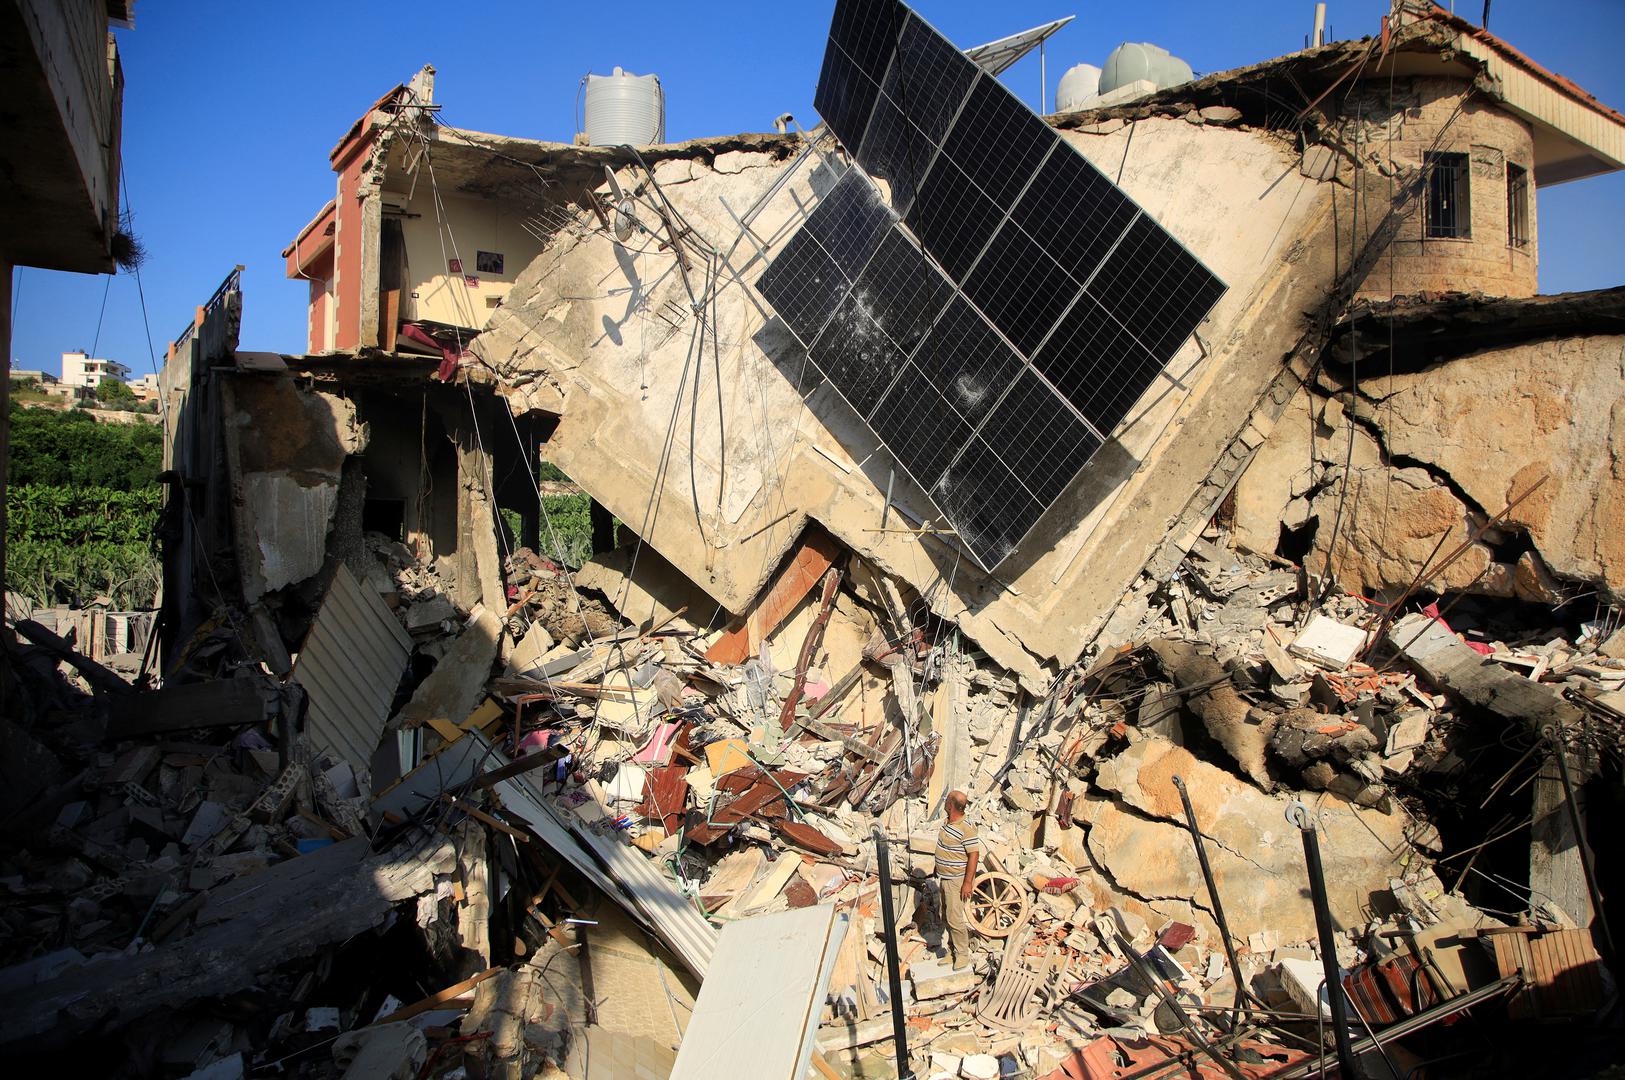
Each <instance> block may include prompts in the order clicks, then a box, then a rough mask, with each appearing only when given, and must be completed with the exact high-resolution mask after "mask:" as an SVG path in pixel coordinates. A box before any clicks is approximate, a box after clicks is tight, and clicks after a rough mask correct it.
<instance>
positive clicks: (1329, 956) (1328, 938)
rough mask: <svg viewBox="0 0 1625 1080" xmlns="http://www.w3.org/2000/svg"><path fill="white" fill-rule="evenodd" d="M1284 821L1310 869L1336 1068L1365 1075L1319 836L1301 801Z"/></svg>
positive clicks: (1348, 1076) (1347, 1077)
mask: <svg viewBox="0 0 1625 1080" xmlns="http://www.w3.org/2000/svg"><path fill="white" fill-rule="evenodd" d="M1286 816H1287V820H1288V821H1290V822H1292V824H1294V825H1296V826H1297V827H1298V831H1299V833H1300V834H1302V836H1303V861H1304V865H1305V867H1306V868H1307V870H1308V872H1309V897H1310V901H1311V902H1312V903H1313V904H1314V908H1315V929H1316V931H1317V932H1318V933H1319V936H1320V963H1321V967H1322V968H1323V969H1324V970H1325V973H1326V1000H1327V1001H1328V1002H1330V1003H1331V1007H1332V1037H1333V1038H1334V1039H1336V1040H1337V1067H1338V1070H1339V1071H1340V1072H1341V1073H1342V1075H1343V1077H1344V1080H1355V1078H1357V1077H1361V1076H1363V1075H1364V1074H1363V1073H1362V1072H1361V1071H1360V1068H1359V1065H1358V1063H1357V1062H1356V1061H1355V1058H1354V1048H1353V1046H1352V1045H1351V1043H1350V1040H1349V1017H1348V1003H1347V1000H1346V999H1345V997H1344V996H1343V980H1342V979H1341V978H1339V977H1338V970H1337V936H1336V931H1335V930H1334V929H1333V927H1332V909H1331V905H1330V904H1328V903H1327V901H1326V876H1325V873H1324V872H1323V871H1322V869H1321V865H1320V835H1319V834H1318V833H1317V832H1316V831H1315V823H1314V821H1313V820H1311V818H1310V817H1309V810H1308V808H1307V807H1306V806H1304V805H1303V803H1301V802H1294V803H1293V804H1292V805H1291V806H1289V807H1288V808H1287V812H1286Z"/></svg>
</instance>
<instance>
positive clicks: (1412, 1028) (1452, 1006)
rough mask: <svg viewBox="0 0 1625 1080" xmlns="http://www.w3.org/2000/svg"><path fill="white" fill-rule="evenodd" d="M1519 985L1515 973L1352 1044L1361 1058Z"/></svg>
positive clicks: (1299, 1069)
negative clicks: (1375, 1048)
mask: <svg viewBox="0 0 1625 1080" xmlns="http://www.w3.org/2000/svg"><path fill="white" fill-rule="evenodd" d="M1522 985H1523V976H1522V975H1519V974H1516V973H1514V974H1511V975H1508V976H1506V977H1505V978H1504V979H1499V980H1497V981H1495V982H1492V983H1490V984H1489V985H1487V986H1481V987H1479V988H1478V989H1477V990H1470V991H1468V992H1467V993H1465V994H1461V995H1459V996H1458V997H1453V998H1451V999H1450V1000H1449V1001H1441V1002H1440V1003H1439V1004H1437V1005H1435V1006H1433V1007H1432V1008H1431V1009H1428V1010H1426V1011H1424V1012H1419V1013H1415V1014H1413V1015H1411V1016H1407V1017H1406V1018H1405V1019H1403V1020H1401V1021H1399V1022H1398V1023H1395V1024H1391V1025H1389V1026H1388V1027H1385V1028H1383V1029H1382V1031H1380V1032H1379V1033H1377V1034H1376V1035H1368V1036H1361V1037H1360V1038H1359V1039H1357V1040H1355V1042H1354V1049H1355V1050H1356V1051H1357V1052H1359V1053H1362V1054H1363V1053H1365V1052H1366V1051H1367V1050H1370V1049H1372V1048H1373V1047H1377V1046H1386V1045H1387V1044H1389V1043H1391V1042H1393V1041H1394V1040H1395V1039H1403V1038H1404V1037H1405V1036H1407V1035H1410V1034H1413V1033H1415V1032H1418V1031H1421V1030H1422V1029H1424V1028H1427V1027H1431V1026H1433V1025H1434V1024H1435V1023H1437V1022H1439V1021H1440V1020H1443V1019H1444V1018H1445V1017H1448V1016H1454V1015H1455V1014H1456V1013H1459V1012H1461V1011H1462V1010H1464V1009H1467V1008H1470V1007H1471V1006H1473V1005H1477V1004H1478V1003H1479V1002H1480V1001H1488V1000H1489V999H1490V998H1493V997H1500V996H1501V995H1502V994H1506V993H1509V992H1511V991H1513V990H1516V989H1518V987H1520V986H1522ZM1314 1067H1315V1066H1314V1062H1312V1061H1305V1062H1300V1063H1299V1064H1297V1065H1289V1066H1287V1067H1286V1068H1284V1069H1280V1070H1278V1071H1276V1072H1273V1073H1269V1074H1268V1076H1267V1077H1266V1078H1265V1080H1298V1078H1299V1077H1307V1076H1309V1075H1311V1070H1312V1069H1313V1068H1314Z"/></svg>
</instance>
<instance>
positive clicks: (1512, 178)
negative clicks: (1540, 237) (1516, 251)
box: [1507, 162, 1530, 248]
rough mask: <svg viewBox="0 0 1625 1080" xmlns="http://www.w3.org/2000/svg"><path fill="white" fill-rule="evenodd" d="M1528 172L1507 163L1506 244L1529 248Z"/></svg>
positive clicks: (1518, 166)
mask: <svg viewBox="0 0 1625 1080" xmlns="http://www.w3.org/2000/svg"><path fill="white" fill-rule="evenodd" d="M1529 239H1530V237H1529V170H1528V169H1525V168H1523V167H1522V166H1521V165H1514V164H1512V163H1511V162H1507V243H1509V244H1511V245H1512V246H1513V247H1515V248H1521V247H1528V246H1529Z"/></svg>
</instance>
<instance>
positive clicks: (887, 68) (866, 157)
mask: <svg viewBox="0 0 1625 1080" xmlns="http://www.w3.org/2000/svg"><path fill="white" fill-rule="evenodd" d="M814 103H815V105H816V107H817V108H818V111H819V113H820V114H821V115H822V116H823V117H824V119H825V121H826V122H827V123H828V125H829V127H830V129H831V130H832V131H833V132H834V133H835V135H836V137H837V138H839V139H840V140H841V142H842V143H843V145H845V146H846V148H847V150H848V151H849V153H851V154H852V156H853V158H855V159H856V161H857V163H858V165H859V166H860V167H861V169H862V172H863V173H864V174H867V176H864V175H861V174H860V173H859V171H858V170H856V169H854V170H850V171H849V172H848V173H847V175H846V176H844V177H843V178H842V179H841V180H840V181H839V182H838V183H837V184H836V186H835V187H834V188H833V189H832V190H831V191H830V193H829V194H828V195H826V196H825V197H824V198H823V199H822V200H820V202H819V204H818V206H817V207H816V208H815V209H814V211H813V213H812V214H811V215H810V216H809V217H808V219H807V222H806V224H805V225H804V227H803V229H802V231H801V232H800V233H798V234H797V235H796V236H795V237H793V238H792V239H791V241H790V242H789V243H788V244H786V246H785V248H784V250H783V251H782V252H781V253H780V254H779V256H778V257H777V258H776V259H775V260H774V262H773V264H772V265H771V266H770V267H769V268H768V270H767V272H766V273H764V274H763V276H762V278H761V280H760V281H759V282H758V288H759V290H760V291H761V292H762V294H763V295H764V296H765V297H766V298H767V299H768V300H769V302H771V303H772V304H773V305H774V307H775V309H776V310H777V311H778V312H779V315H780V317H781V318H782V319H783V320H784V322H785V323H786V325H788V326H789V327H790V328H791V329H792V330H793V331H794V332H795V333H796V335H797V336H798V337H799V338H800V339H801V341H802V342H803V344H805V345H806V346H807V349H808V353H809V356H810V357H811V359H812V360H813V362H814V363H815V364H816V365H817V366H818V368H819V369H820V371H821V372H822V373H823V374H824V376H825V377H826V378H827V379H828V380H829V381H830V383H831V384H832V385H834V386H835V388H836V389H837V390H838V391H839V392H840V393H841V394H842V396H843V397H845V399H846V400H847V401H848V402H849V403H850V404H851V405H852V407H853V408H854V409H856V410H857V412H858V413H859V414H860V415H861V416H862V417H863V418H864V420H865V421H866V422H867V423H868V424H869V426H870V427H871V428H872V429H873V430H874V431H875V433H876V434H877V435H878V436H879V437H880V438H881V440H882V441H883V442H885V444H886V445H887V447H888V448H889V449H890V450H891V452H892V454H893V455H894V456H895V457H896V458H897V460H898V462H899V464H901V465H902V466H903V467H904V468H905V469H906V470H907V471H908V472H909V474H910V475H911V476H912V477H913V478H914V479H915V481H916V482H918V483H919V484H920V485H921V486H922V487H923V488H924V489H925V490H927V491H928V492H929V493H930V495H931V497H932V498H933V499H934V500H935V501H936V502H937V504H938V506H939V508H940V509H941V510H942V511H943V514H944V516H945V517H946V518H947V519H948V521H949V522H950V523H951V524H952V525H953V526H954V528H955V530H956V531H957V532H958V534H959V536H960V539H961V540H962V541H963V542H964V544H965V546H966V547H967V548H968V549H969V550H970V552H971V553H972V555H973V556H974V557H975V558H976V560H977V561H978V562H979V563H980V564H981V565H982V566H983V567H984V568H986V569H992V568H993V567H995V566H997V565H998V564H999V563H1000V562H1001V561H1003V559H1004V558H1005V557H1006V556H1007V555H1008V554H1009V553H1010V551H1011V550H1013V548H1014V547H1015V545H1016V544H1017V543H1018V542H1019V541H1020V539H1021V537H1022V536H1023V535H1025V533H1026V532H1027V531H1028V529H1029V528H1031V526H1032V525H1033V524H1034V523H1036V521H1037V520H1038V518H1039V517H1041V516H1042V515H1043V513H1044V511H1045V510H1047V509H1048V507H1049V506H1050V505H1051V504H1052V503H1053V502H1054V501H1055V499H1056V498H1057V497H1058V496H1059V495H1060V493H1061V492H1062V491H1063V490H1064V489H1065V488H1066V486H1067V484H1068V483H1070V482H1071V480H1072V478H1073V477H1074V476H1076V474H1077V472H1078V470H1079V469H1081V468H1082V467H1083V466H1084V465H1085V464H1087V462H1088V461H1089V459H1090V457H1091V456H1093V454H1094V453H1095V452H1096V451H1097V450H1099V449H1100V447H1101V445H1103V442H1104V439H1105V438H1106V436H1108V435H1109V434H1110V432H1111V431H1112V430H1113V429H1114V428H1115V427H1116V426H1117V425H1118V424H1119V423H1120V422H1121V421H1122V419H1123V417H1124V416H1125V415H1126V414H1127V413H1128V411H1129V410H1130V409H1131V408H1132V407H1133V406H1134V403H1135V402H1136V401H1138V400H1139V398H1140V397H1141V396H1142V394H1143V393H1144V392H1145V390H1146V389H1147V387H1149V386H1150V385H1151V383H1152V382H1153V381H1154V380H1155V379H1156V377H1157V376H1158V374H1159V373H1160V372H1161V371H1162V370H1163V368H1164V366H1165V365H1166V364H1167V362H1168V360H1169V359H1171V358H1172V356H1173V354H1174V353H1175V352H1177V351H1178V350H1179V348H1180V347H1181V346H1182V345H1183V344H1184V342H1185V340H1186V338H1188V337H1189V336H1190V333H1191V331H1192V330H1193V329H1194V328H1195V327H1196V325H1197V324H1198V323H1199V322H1200V321H1201V320H1202V319H1203V318H1204V317H1205V316H1206V315H1207V312H1208V311H1209V310H1211V308H1212V306H1213V304H1214V303H1216V302H1217V301H1218V298H1219V297H1220V296H1221V295H1222V294H1223V292H1224V285H1223V283H1221V282H1220V281H1219V280H1218V279H1217V278H1216V277H1214V276H1213V274H1212V273H1211V272H1210V271H1208V270H1207V268H1206V267H1204V266H1203V265H1202V264H1201V263H1200V262H1199V261H1197V260H1196V259H1195V257H1194V256H1192V255H1191V254H1190V253H1189V252H1187V251H1186V250H1185V249H1184V248H1183V247H1182V246H1181V245H1180V244H1179V243H1178V241H1176V240H1175V239H1174V238H1173V237H1172V236H1170V235H1169V234H1168V233H1167V232H1166V231H1165V230H1163V229H1162V228H1161V226H1159V225H1158V224H1157V223H1156V222H1155V221H1154V220H1152V219H1151V218H1150V217H1149V216H1147V215H1146V214H1145V213H1144V212H1143V211H1142V210H1141V209H1140V208H1139V207H1138V206H1137V205H1136V204H1135V203H1134V202H1133V200H1131V199H1130V198H1129V197H1128V196H1127V195H1125V194H1124V193H1123V192H1122V191H1120V190H1119V189H1118V188H1117V187H1116V185H1115V184H1113V183H1112V182H1111V181H1110V180H1108V179H1107V178H1106V177H1105V176H1103V175H1102V174H1101V173H1100V172H1099V171H1098V170H1096V169H1095V168H1094V166H1092V165H1091V164H1090V163H1089V162H1088V161H1087V160H1086V159H1085V158H1084V157H1083V156H1082V155H1080V154H1079V153H1077V151H1075V150H1074V149H1072V147H1070V146H1069V145H1067V143H1066V142H1065V141H1064V140H1062V139H1060V138H1059V136H1057V135H1056V134H1055V132H1054V131H1053V130H1051V129H1050V127H1049V125H1047V124H1046V123H1044V121H1043V120H1041V119H1040V118H1039V117H1037V116H1035V115H1034V114H1033V113H1032V112H1031V111H1030V110H1029V109H1027V107H1026V106H1025V105H1023V104H1022V103H1021V101H1020V100H1019V99H1017V98H1016V97H1015V96H1014V95H1012V94H1011V93H1010V92H1009V91H1007V90H1006V89H1005V88H1004V86H1003V85H1002V84H1001V83H999V82H998V80H997V79H995V78H992V77H991V76H988V75H986V74H985V73H983V72H981V71H980V70H979V69H978V68H977V66H976V65H975V64H974V63H973V62H972V61H970V60H969V59H968V58H966V57H965V55H964V54H963V53H961V52H960V51H959V50H958V49H957V48H955V47H954V46H953V44H952V43H951V42H949V41H948V40H947V39H946V38H944V37H942V35H940V34H938V33H937V32H936V31H935V30H934V29H932V28H931V27H930V26H929V25H928V24H927V23H925V22H924V21H923V20H922V19H921V18H920V17H919V16H918V15H917V14H915V13H914V12H913V11H911V10H910V9H909V8H907V7H906V6H905V5H903V4H902V3H899V2H897V0H837V3H836V8H835V14H834V18H833V19H832V21H831V26H830V40H829V45H828V48H827V49H826V52H825V56H824V66H823V70H822V72H821V74H820V76H819V82H818V90H817V94H816V97H815V102H814ZM868 177H873V178H874V179H875V180H879V181H882V182H884V184H885V185H886V190H887V193H888V196H889V204H890V205H889V206H888V205H887V201H885V200H882V199H881V198H880V196H879V194H878V192H877V191H876V190H875V189H874V187H873V185H872V184H871V183H870V182H869V180H868ZM899 219H901V222H902V223H904V224H906V226H907V228H908V230H909V232H910V233H912V236H913V237H914V238H917V240H918V245H919V246H918V247H917V246H916V245H915V243H914V242H912V241H911V239H910V238H909V236H908V235H907V234H905V233H904V231H903V229H902V228H901V226H900V225H899ZM922 248H923V254H922V251H921V249H922ZM927 255H928V256H929V258H927V257H926V256H927Z"/></svg>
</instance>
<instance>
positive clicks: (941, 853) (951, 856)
mask: <svg viewBox="0 0 1625 1080" xmlns="http://www.w3.org/2000/svg"><path fill="white" fill-rule="evenodd" d="M981 846H982V841H981V839H980V838H979V837H978V836H977V835H976V826H974V825H972V824H971V823H970V822H969V821H966V820H965V819H964V818H960V819H959V820H958V821H949V822H944V823H943V826H942V831H941V832H939V833H937V876H938V877H943V878H962V877H964V876H965V864H966V863H967V862H968V861H969V860H970V853H971V852H972V851H976V850H978V849H979V848H980V847H981Z"/></svg>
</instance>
